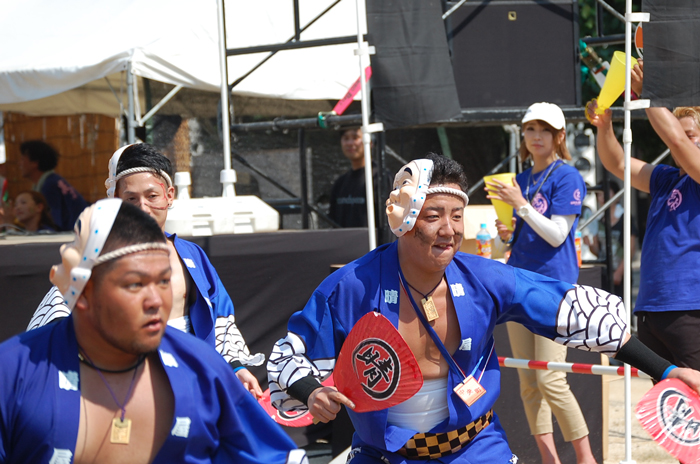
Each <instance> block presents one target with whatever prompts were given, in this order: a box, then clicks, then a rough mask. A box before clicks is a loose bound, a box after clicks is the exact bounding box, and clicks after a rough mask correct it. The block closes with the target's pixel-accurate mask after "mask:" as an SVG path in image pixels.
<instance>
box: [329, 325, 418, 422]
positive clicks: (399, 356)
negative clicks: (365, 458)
mask: <svg viewBox="0 0 700 464" xmlns="http://www.w3.org/2000/svg"><path fill="white" fill-rule="evenodd" d="M334 376H335V386H336V388H337V389H338V391H340V392H341V393H342V394H343V395H345V396H347V397H348V398H349V399H350V400H352V402H353V403H355V409H354V411H355V412H369V411H378V410H380V409H386V408H389V407H391V406H394V405H397V404H399V403H401V402H403V401H406V400H407V399H409V398H410V397H412V396H413V395H415V394H416V392H418V390H420V389H421V387H422V386H423V375H422V374H421V372H420V368H419V367H418V362H417V361H416V358H415V357H414V356H413V353H412V352H411V350H410V349H409V347H408V345H407V344H406V341H405V340H404V339H403V337H402V336H401V334H399V331H398V330H396V328H395V327H394V326H393V325H392V324H391V322H389V320H388V319H387V318H386V317H384V316H382V315H381V314H379V313H377V312H374V311H373V312H370V313H367V314H365V315H364V316H363V317H362V318H361V319H360V320H359V321H357V324H355V326H354V327H353V329H352V330H351V331H350V333H349V334H348V337H347V338H346V339H345V343H343V347H342V349H341V350H340V354H339V355H338V360H337V362H336V365H335V371H334Z"/></svg>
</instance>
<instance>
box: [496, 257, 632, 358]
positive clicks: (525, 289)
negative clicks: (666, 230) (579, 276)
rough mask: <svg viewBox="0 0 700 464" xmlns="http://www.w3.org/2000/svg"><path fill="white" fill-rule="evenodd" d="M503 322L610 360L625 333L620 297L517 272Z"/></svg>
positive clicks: (625, 315)
mask: <svg viewBox="0 0 700 464" xmlns="http://www.w3.org/2000/svg"><path fill="white" fill-rule="evenodd" d="M515 271H516V272H515V279H516V287H515V294H514V296H513V302H512V306H511V309H510V310H509V311H508V314H507V319H508V320H513V321H515V322H520V323H521V324H523V325H524V326H525V327H527V328H528V329H530V330H531V331H532V332H534V333H536V334H538V335H542V336H544V337H547V338H549V339H552V340H554V341H555V342H557V343H559V344H561V345H565V346H568V347H570V348H576V349H580V350H585V351H595V352H599V353H605V354H607V355H608V356H613V355H615V353H617V352H618V350H619V349H620V347H621V346H622V342H623V341H624V337H625V333H626V332H627V330H628V328H627V323H626V320H627V312H626V310H625V307H624V305H623V303H622V300H621V299H620V297H618V296H616V295H612V294H610V293H608V292H606V291H604V290H601V289H598V288H594V287H589V286H585V285H571V284H568V283H565V282H560V281H557V280H554V279H550V278H548V277H544V276H541V275H539V274H535V273H532V272H528V271H523V270H520V269H516V270H515Z"/></svg>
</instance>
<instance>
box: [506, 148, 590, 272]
mask: <svg viewBox="0 0 700 464" xmlns="http://www.w3.org/2000/svg"><path fill="white" fill-rule="evenodd" d="M555 163H556V164H555V165H554V166H552V165H551V164H550V165H549V166H548V167H547V169H545V170H544V171H541V172H539V173H537V174H535V175H534V176H531V175H530V173H531V172H532V168H530V169H528V170H526V171H524V172H522V173H520V174H518V175H517V176H516V178H515V179H516V181H517V182H518V185H520V188H521V189H522V192H523V196H524V197H525V199H526V200H527V201H528V202H529V203H530V204H531V205H532V206H533V208H535V210H536V211H538V212H539V213H541V214H542V215H543V216H544V217H546V218H551V217H552V215H553V214H558V215H560V216H567V215H570V214H575V215H576V216H577V217H576V219H575V220H574V224H573V226H572V227H571V230H570V231H569V236H568V237H566V240H565V241H564V243H562V244H561V245H559V246H558V247H556V248H554V247H553V246H552V245H550V244H549V243H547V241H546V240H545V239H543V238H542V237H540V236H539V235H538V234H537V232H535V231H534V230H533V229H532V227H530V226H529V225H528V224H527V223H526V222H525V221H524V220H523V219H522V218H521V217H519V216H517V215H516V218H517V222H516V225H515V232H514V237H515V242H514V243H513V249H512V250H511V254H510V259H509V260H508V264H510V265H511V266H515V267H519V268H521V269H527V270H528V271H533V272H537V273H539V274H542V275H546V276H547V277H552V278H554V279H559V280H563V281H564V282H568V283H571V284H575V283H576V281H577V280H578V259H577V258H576V246H575V244H574V239H575V234H576V225H577V224H578V216H580V215H581V203H582V201H583V198H584V197H585V196H586V184H585V183H584V182H583V178H582V177H581V175H580V174H579V173H578V171H577V170H576V168H573V167H571V166H569V165H568V164H565V163H564V162H563V161H560V160H558V161H555ZM550 167H551V168H552V170H551V173H550V174H549V177H547V178H546V179H545V177H546V176H547V172H548V171H549V169H550ZM533 178H534V179H533ZM534 180H537V182H534ZM542 182H544V184H543V185H542V187H541V188H540V189H539V191H538V190H537V189H538V187H540V184H541V183H542ZM528 185H529V187H530V188H529V189H528Z"/></svg>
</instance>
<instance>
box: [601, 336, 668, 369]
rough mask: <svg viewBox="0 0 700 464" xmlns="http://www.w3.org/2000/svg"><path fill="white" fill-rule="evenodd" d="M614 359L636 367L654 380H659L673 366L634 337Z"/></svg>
mask: <svg viewBox="0 0 700 464" xmlns="http://www.w3.org/2000/svg"><path fill="white" fill-rule="evenodd" d="M615 359H617V360H618V361H622V362H624V363H627V364H630V365H632V366H634V367H636V368H637V369H639V370H641V371H643V372H645V373H646V374H649V375H650V376H651V377H652V378H654V379H656V380H661V379H662V378H663V375H664V373H665V372H666V370H667V369H668V368H669V367H672V366H673V364H672V363H670V362H668V361H667V360H665V359H664V358H662V357H661V356H659V355H658V354H656V353H654V352H653V351H651V350H650V349H649V348H648V347H647V346H646V345H645V344H644V343H642V342H640V341H639V339H638V338H637V337H634V336H632V337H630V339H629V340H628V341H627V343H625V344H624V345H622V348H620V351H618V352H617V355H615Z"/></svg>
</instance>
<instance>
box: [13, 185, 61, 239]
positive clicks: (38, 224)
mask: <svg viewBox="0 0 700 464" xmlns="http://www.w3.org/2000/svg"><path fill="white" fill-rule="evenodd" d="M13 213H14V216H15V224H16V225H17V226H19V227H21V228H23V229H24V230H26V231H28V232H40V231H46V232H54V231H56V224H54V222H53V219H52V218H51V213H50V212H49V204H48V203H47V202H46V198H44V195H42V194H41V193H39V192H34V191H25V192H20V193H19V194H18V195H17V198H15V202H14V206H13Z"/></svg>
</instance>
